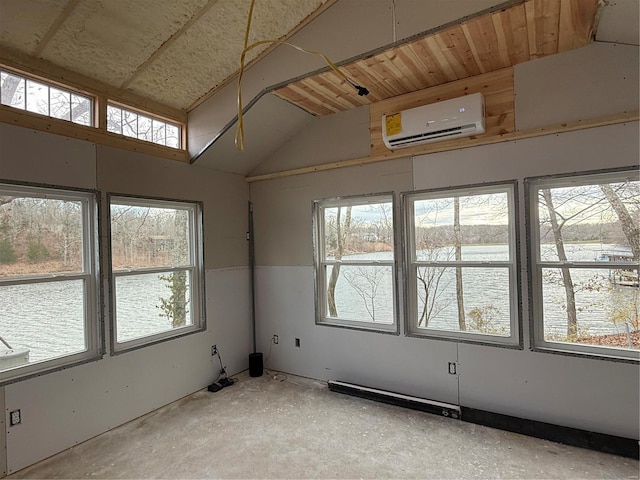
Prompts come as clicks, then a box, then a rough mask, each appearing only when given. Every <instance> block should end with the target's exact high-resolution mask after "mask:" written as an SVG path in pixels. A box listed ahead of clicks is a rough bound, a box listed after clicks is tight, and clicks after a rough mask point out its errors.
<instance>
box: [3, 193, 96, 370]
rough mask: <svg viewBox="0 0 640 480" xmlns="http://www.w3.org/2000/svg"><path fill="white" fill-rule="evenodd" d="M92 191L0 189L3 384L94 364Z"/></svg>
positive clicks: (94, 301) (94, 267)
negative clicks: (46, 372)
mask: <svg viewBox="0 0 640 480" xmlns="http://www.w3.org/2000/svg"><path fill="white" fill-rule="evenodd" d="M96 231H97V223H96V205H95V199H94V195H93V194H92V193H84V192H75V191H64V190H57V189H52V188H36V187H30V186H29V187H27V186H19V185H7V184H0V305H2V308H0V382H4V381H10V380H14V379H18V378H23V377H25V376H29V375H32V374H36V373H40V372H43V371H50V370H54V369H56V368H61V367H62V366H67V365H71V364H75V363H79V362H82V361H87V360H91V359H96V358H99V355H100V350H101V343H100V333H99V329H98V311H97V310H98V307H97V301H96V299H97V278H98V274H97V271H98V268H97V260H96V256H95V255H96V253H95V252H96V251H97V244H96V243H97V238H96V235H95V232H96Z"/></svg>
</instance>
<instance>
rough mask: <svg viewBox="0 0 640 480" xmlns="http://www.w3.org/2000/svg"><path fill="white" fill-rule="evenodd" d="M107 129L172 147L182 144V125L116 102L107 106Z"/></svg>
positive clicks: (178, 146)
mask: <svg viewBox="0 0 640 480" xmlns="http://www.w3.org/2000/svg"><path fill="white" fill-rule="evenodd" d="M107 131H108V132H112V133H119V134H121V135H124V136H126V137H133V138H137V139H138V140H144V141H145V142H152V143H157V144H158V145H165V146H167V147H171V148H180V146H181V137H182V133H181V128H180V125H177V124H174V123H170V122H167V121H166V120H162V119H160V118H158V117H154V116H153V115H149V114H142V113H138V112H134V111H133V110H128V109H126V108H123V107H120V106H117V105H114V104H109V105H108V106H107Z"/></svg>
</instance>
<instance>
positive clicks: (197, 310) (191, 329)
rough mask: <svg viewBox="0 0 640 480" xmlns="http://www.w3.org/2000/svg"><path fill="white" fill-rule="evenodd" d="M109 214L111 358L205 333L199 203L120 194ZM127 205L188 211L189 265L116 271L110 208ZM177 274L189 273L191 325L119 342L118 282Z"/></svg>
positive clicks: (111, 199) (111, 201)
mask: <svg viewBox="0 0 640 480" xmlns="http://www.w3.org/2000/svg"><path fill="white" fill-rule="evenodd" d="M107 197H108V202H107V203H108V207H107V208H108V211H109V268H110V278H111V288H110V296H111V302H110V304H111V312H112V314H111V329H110V330H111V339H110V340H111V354H112V355H117V354H119V353H123V352H127V351H130V350H135V349H138V348H142V347H145V346H148V345H154V344H156V343H159V342H163V341H167V340H171V339H174V338H179V337H183V336H185V335H189V334H192V333H197V332H201V331H204V330H206V320H205V305H204V301H205V293H204V288H205V287H204V258H203V245H204V243H203V233H202V230H203V218H202V217H203V213H202V211H203V208H202V204H201V203H200V202H191V201H182V200H164V199H158V198H143V197H137V196H128V195H120V194H108V195H107ZM112 204H118V205H121V204H124V205H130V206H136V207H143V208H176V209H182V210H185V209H186V210H187V211H188V212H189V220H188V225H189V240H188V246H189V249H190V252H189V258H190V263H189V264H185V265H180V266H175V267H151V268H146V267H145V268H133V269H124V270H114V269H113V266H112V265H113V263H112V248H111V205H112ZM177 271H187V272H190V273H191V276H190V282H189V299H190V302H189V307H190V308H189V314H190V316H191V319H192V323H191V325H185V326H183V327H176V328H173V329H169V330H165V331H163V332H159V333H156V334H152V335H147V336H144V337H139V338H135V339H132V340H127V341H123V342H118V341H117V338H118V319H117V297H116V291H115V290H116V288H115V286H116V278H117V277H125V276H132V275H144V274H163V273H168V274H170V273H173V272H177Z"/></svg>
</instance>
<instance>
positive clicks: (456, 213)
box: [453, 197, 467, 331]
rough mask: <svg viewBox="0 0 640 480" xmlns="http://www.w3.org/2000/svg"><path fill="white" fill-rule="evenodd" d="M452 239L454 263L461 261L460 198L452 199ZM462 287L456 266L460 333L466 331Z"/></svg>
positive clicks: (459, 268)
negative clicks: (454, 253) (454, 254)
mask: <svg viewBox="0 0 640 480" xmlns="http://www.w3.org/2000/svg"><path fill="white" fill-rule="evenodd" d="M453 238H454V242H455V251H456V261H457V262H460V261H462V236H461V235H460V197H454V198H453ZM463 293H464V292H463V287H462V267H460V266H456V298H457V300H458V302H457V303H458V327H459V328H460V331H465V330H466V329H467V324H466V322H465V315H464V295H463Z"/></svg>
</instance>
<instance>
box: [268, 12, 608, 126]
mask: <svg viewBox="0 0 640 480" xmlns="http://www.w3.org/2000/svg"><path fill="white" fill-rule="evenodd" d="M598 5H599V1H598V0H527V1H526V2H524V3H519V4H515V5H513V6H511V7H509V8H506V9H503V10H498V11H495V12H491V13H486V14H484V15H481V16H478V17H475V18H472V19H469V20H467V21H465V22H463V23H461V24H459V25H454V26H451V27H448V28H445V29H444V30H442V31H438V32H435V33H432V34H429V35H427V36H424V37H421V38H419V39H416V40H414V41H411V42H409V43H406V44H403V45H399V46H396V47H394V48H390V49H388V50H385V51H383V52H380V53H378V54H376V55H373V56H371V57H368V58H364V59H362V60H357V61H355V62H353V63H350V64H348V65H345V66H344V67H343V70H344V71H345V72H347V74H348V75H349V76H350V77H351V78H353V79H354V80H355V81H356V82H358V83H360V84H361V85H364V86H366V87H367V88H368V89H369V91H370V94H369V95H368V96H366V97H360V96H358V95H357V94H356V93H355V91H354V90H353V89H352V88H351V87H350V86H348V85H346V84H345V83H344V82H343V80H342V79H341V78H340V77H338V76H337V75H336V74H335V73H334V72H332V71H329V72H325V73H321V74H317V75H313V76H310V77H306V78H304V79H302V80H299V81H296V82H294V83H291V84H289V85H286V86H284V87H282V88H280V89H278V90H277V91H276V92H275V93H276V94H277V95H279V96H280V97H281V98H284V99H286V100H288V101H290V102H291V103H293V104H295V105H297V106H299V107H301V108H303V109H305V110H306V111H308V112H309V113H313V114H314V115H329V114H332V113H335V112H339V111H343V110H347V109H350V108H355V107H357V106H360V105H366V104H369V103H372V102H376V101H379V100H383V99H386V98H390V97H395V96H398V95H402V94H405V93H409V92H414V91H417V90H422V89H425V88H429V87H433V86H436V85H441V84H443V83H447V82H452V81H455V80H460V79H463V78H468V77H472V76H474V75H478V74H481V73H486V72H492V71H495V70H499V69H502V68H505V67H509V66H513V65H516V64H518V63H522V62H525V61H528V60H532V59H535V58H539V57H543V56H546V55H552V54H555V53H558V52H562V51H566V50H571V49H573V48H577V47H581V46H584V45H586V44H587V43H589V42H591V41H592V40H593V38H592V37H593V31H594V28H595V21H596V18H597V16H596V14H597V11H598Z"/></svg>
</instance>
